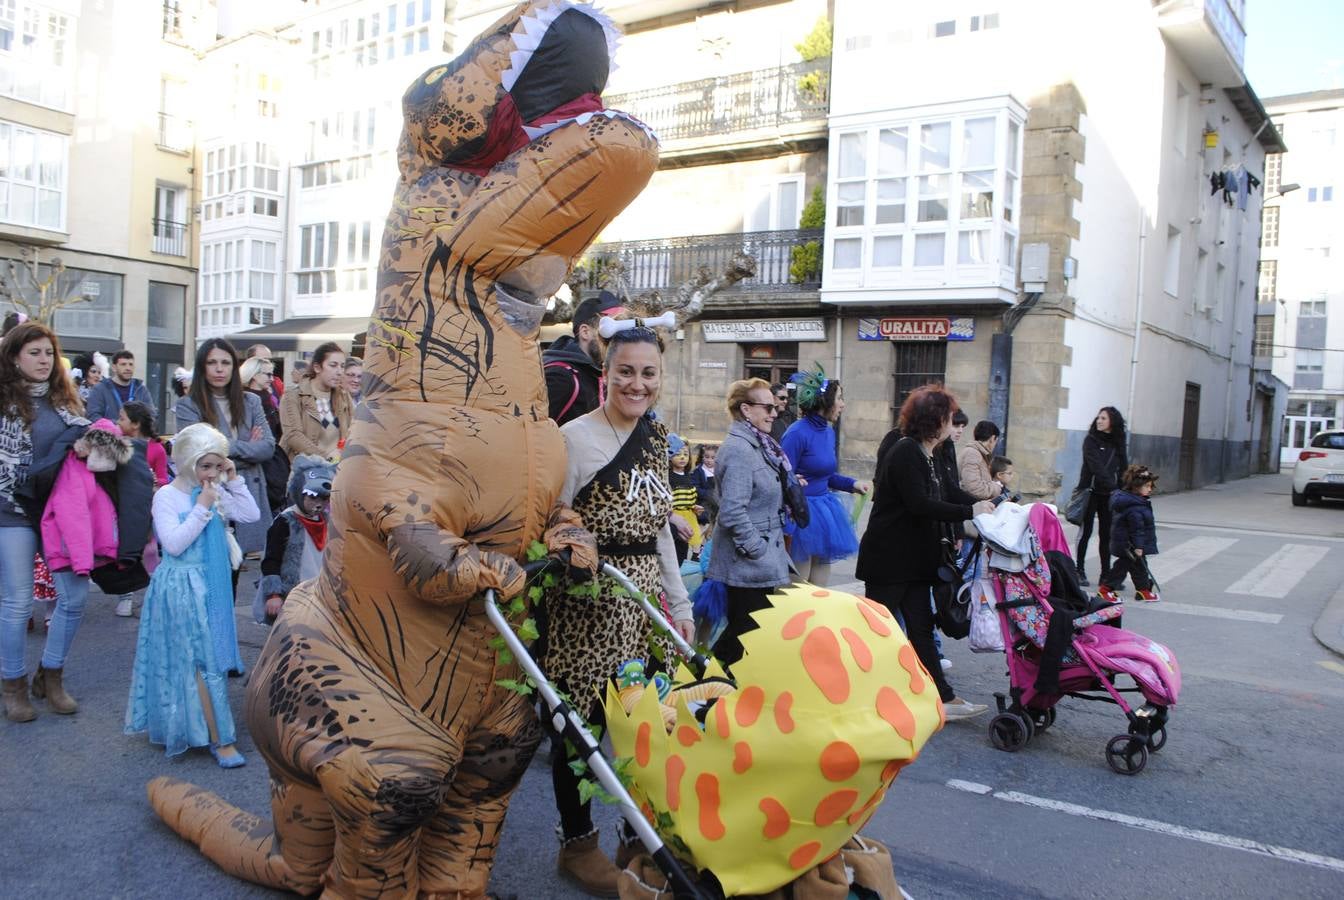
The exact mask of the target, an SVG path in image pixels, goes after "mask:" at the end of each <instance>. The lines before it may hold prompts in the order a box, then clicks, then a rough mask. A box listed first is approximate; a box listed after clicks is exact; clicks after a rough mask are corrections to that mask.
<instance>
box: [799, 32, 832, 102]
mask: <svg viewBox="0 0 1344 900" xmlns="http://www.w3.org/2000/svg"><path fill="white" fill-rule="evenodd" d="M793 49H795V50H797V51H798V55H799V56H801V57H802V58H803V62H814V61H816V60H819V59H826V58H827V57H828V56H830V55H831V22H830V20H829V19H827V18H826V17H825V16H822V17H821V18H820V19H817V24H816V25H814V26H812V30H811V31H810V32H809V33H808V35H807V37H805V38H803V40H802V42H801V43H798V44H794V45H793ZM829 86H830V73H829V72H826V71H823V70H822V68H821V67H817V68H816V69H814V70H812V71H811V72H807V73H805V74H803V75H801V76H799V78H798V93H799V94H800V95H802V97H803V98H805V99H806V100H808V101H809V102H811V103H822V102H824V101H825V100H826V95H827V88H828V87H829Z"/></svg>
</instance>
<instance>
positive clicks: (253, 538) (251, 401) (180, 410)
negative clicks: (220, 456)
mask: <svg viewBox="0 0 1344 900" xmlns="http://www.w3.org/2000/svg"><path fill="white" fill-rule="evenodd" d="M173 415H174V416H175V417H176V419H177V430H178V431H181V430H182V429H183V428H186V427H187V426H188V425H195V424H196V423H197V422H202V421H204V419H202V418H201V411H200V410H199V409H197V408H196V401H195V400H192V399H191V397H190V396H186V397H183V398H181V399H180V400H178V401H177V405H176V406H174V407H173ZM257 425H260V426H261V437H260V438H258V439H257V440H255V441H254V440H252V429H253V428H254V427H255V426H257ZM220 430H221V431H223V430H224V429H220ZM224 436H225V437H226V438H228V439H229V459H231V460H233V464H234V466H236V467H237V469H238V474H239V475H240V476H242V479H243V481H244V482H245V483H246V484H247V491H248V493H250V494H251V495H252V499H253V500H255V501H256V503H257V509H259V510H261V516H260V517H258V519H257V521H255V522H247V523H243V522H239V523H237V524H236V525H234V528H233V536H234V537H235V538H237V539H238V546H240V547H242V548H243V552H244V553H261V552H263V551H264V550H265V549H266V531H267V529H269V528H270V527H271V519H272V518H273V514H272V512H271V504H270V503H269V502H268V501H267V499H266V475H265V473H264V472H263V471H262V468H261V464H262V463H264V462H266V461H267V460H269V459H270V458H271V456H272V454H274V453H275V438H274V437H273V436H272V435H271V427H270V426H269V425H267V424H266V413H265V411H264V410H263V409H262V408H261V398H260V397H258V396H257V395H256V394H249V393H247V392H246V391H244V392H243V421H242V424H241V425H239V426H237V427H235V428H234V433H233V434H229V433H228V432H227V431H226V432H225V433H224Z"/></svg>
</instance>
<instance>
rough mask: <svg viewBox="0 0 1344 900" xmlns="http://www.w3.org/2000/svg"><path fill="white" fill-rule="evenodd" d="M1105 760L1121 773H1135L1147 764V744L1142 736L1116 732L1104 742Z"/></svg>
mask: <svg viewBox="0 0 1344 900" xmlns="http://www.w3.org/2000/svg"><path fill="white" fill-rule="evenodd" d="M1106 762H1107V764H1108V765H1110V767H1111V768H1112V769H1113V770H1114V771H1116V772H1117V773H1119V774H1121V775H1137V774H1139V773H1140V772H1142V771H1143V767H1144V766H1146V765H1148V744H1147V741H1145V740H1144V739H1143V738H1142V737H1137V736H1135V735H1132V734H1117V735H1116V736H1115V737H1113V738H1111V740H1110V742H1109V743H1107V744H1106Z"/></svg>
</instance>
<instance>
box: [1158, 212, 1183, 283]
mask: <svg viewBox="0 0 1344 900" xmlns="http://www.w3.org/2000/svg"><path fill="white" fill-rule="evenodd" d="M1162 290H1164V291H1166V292H1167V293H1168V294H1170V295H1171V296H1173V297H1176V296H1179V295H1180V291H1181V231H1180V229H1179V228H1173V227H1172V226H1170V225H1168V226H1167V256H1166V262H1165V265H1164V266H1163V269H1162Z"/></svg>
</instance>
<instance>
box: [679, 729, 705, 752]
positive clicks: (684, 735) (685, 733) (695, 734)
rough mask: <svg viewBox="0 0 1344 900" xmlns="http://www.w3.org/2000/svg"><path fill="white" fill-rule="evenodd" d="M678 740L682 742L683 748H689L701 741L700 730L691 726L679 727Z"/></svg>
mask: <svg viewBox="0 0 1344 900" xmlns="http://www.w3.org/2000/svg"><path fill="white" fill-rule="evenodd" d="M677 740H678V741H680V742H681V746H683V747H689V746H691V745H692V744H694V743H695V742H696V741H698V740H700V729H699V728H694V727H692V726H690V725H678V726H677Z"/></svg>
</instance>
